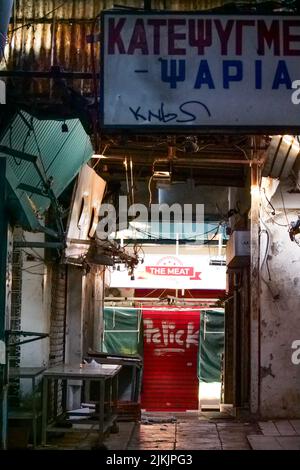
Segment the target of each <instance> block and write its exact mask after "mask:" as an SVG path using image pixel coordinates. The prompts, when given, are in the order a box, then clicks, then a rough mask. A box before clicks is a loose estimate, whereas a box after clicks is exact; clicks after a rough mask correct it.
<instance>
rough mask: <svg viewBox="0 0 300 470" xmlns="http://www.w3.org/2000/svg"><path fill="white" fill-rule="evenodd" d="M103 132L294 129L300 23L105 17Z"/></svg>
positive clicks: (293, 18) (246, 17)
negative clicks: (159, 129)
mask: <svg viewBox="0 0 300 470" xmlns="http://www.w3.org/2000/svg"><path fill="white" fill-rule="evenodd" d="M101 57H102V67H101V73H102V79H101V87H102V89H101V120H102V125H103V126H104V127H106V128H107V129H108V128H118V126H120V127H129V128H130V127H134V128H135V129H139V128H140V129H144V128H145V127H147V128H150V127H154V128H157V127H165V128H170V127H171V128H173V127H174V128H181V127H184V128H192V127H193V126H195V127H197V128H198V129H199V126H203V128H204V129H205V128H206V127H213V128H220V129H223V128H227V127H228V126H234V127H241V128H243V127H246V128H247V129H250V128H251V127H252V128H257V127H259V126H261V127H263V128H269V129H270V128H274V129H276V128H281V130H282V129H283V128H287V127H297V126H299V121H300V119H299V116H300V113H299V108H298V107H297V106H296V105H294V104H293V103H292V101H291V95H292V91H293V90H292V88H291V84H292V82H293V81H294V80H297V79H299V80H300V17H297V16H262V15H226V16H222V15H210V14H209V15H204V14H195V13H193V14H192V13H191V14H188V13H184V14H179V13H174V12H173V13H170V12H164V13H152V12H151V13H142V12H133V13H127V12H126V13H125V12H121V11H117V12H105V13H104V14H103V16H102V52H101Z"/></svg>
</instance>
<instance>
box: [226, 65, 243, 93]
mask: <svg viewBox="0 0 300 470" xmlns="http://www.w3.org/2000/svg"><path fill="white" fill-rule="evenodd" d="M232 69H234V70H232ZM242 80H243V63H242V61H241V60H224V61H223V88H225V89H228V88H229V87H230V82H240V81H242Z"/></svg>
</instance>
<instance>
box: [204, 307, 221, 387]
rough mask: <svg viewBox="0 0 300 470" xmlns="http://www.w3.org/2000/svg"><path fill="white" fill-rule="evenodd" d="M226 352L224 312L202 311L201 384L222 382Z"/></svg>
mask: <svg viewBox="0 0 300 470" xmlns="http://www.w3.org/2000/svg"><path fill="white" fill-rule="evenodd" d="M223 351H224V310H201V316H200V343H199V355H198V377H199V380H200V382H221V360H222V354H223Z"/></svg>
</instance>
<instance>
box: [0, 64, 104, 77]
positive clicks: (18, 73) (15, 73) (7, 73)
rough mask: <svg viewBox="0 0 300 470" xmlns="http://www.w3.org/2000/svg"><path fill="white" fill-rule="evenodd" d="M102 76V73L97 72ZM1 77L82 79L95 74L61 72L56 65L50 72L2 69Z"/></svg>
mask: <svg viewBox="0 0 300 470" xmlns="http://www.w3.org/2000/svg"><path fill="white" fill-rule="evenodd" d="M96 76H97V78H100V74H99V73H97V74H96ZM0 77H3V78H65V79H68V78H69V79H74V80H75V79H82V80H91V79H92V78H93V74H92V73H91V72H61V71H60V70H57V69H56V68H55V67H54V68H53V70H50V71H48V72H37V71H34V70H0Z"/></svg>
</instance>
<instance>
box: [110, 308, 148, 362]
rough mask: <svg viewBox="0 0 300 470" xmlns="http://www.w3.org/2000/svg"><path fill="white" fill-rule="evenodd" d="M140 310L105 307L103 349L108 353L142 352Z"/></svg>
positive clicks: (127, 353) (130, 353) (134, 353)
mask: <svg viewBox="0 0 300 470" xmlns="http://www.w3.org/2000/svg"><path fill="white" fill-rule="evenodd" d="M141 318H142V317H141V310H140V309H134V308H130V307H128V308H127V307H126V308H124V307H105V309H104V331H103V351H104V352H107V353H109V354H124V355H137V354H140V355H142V354H143V331H142V323H143V322H142V321H141Z"/></svg>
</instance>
